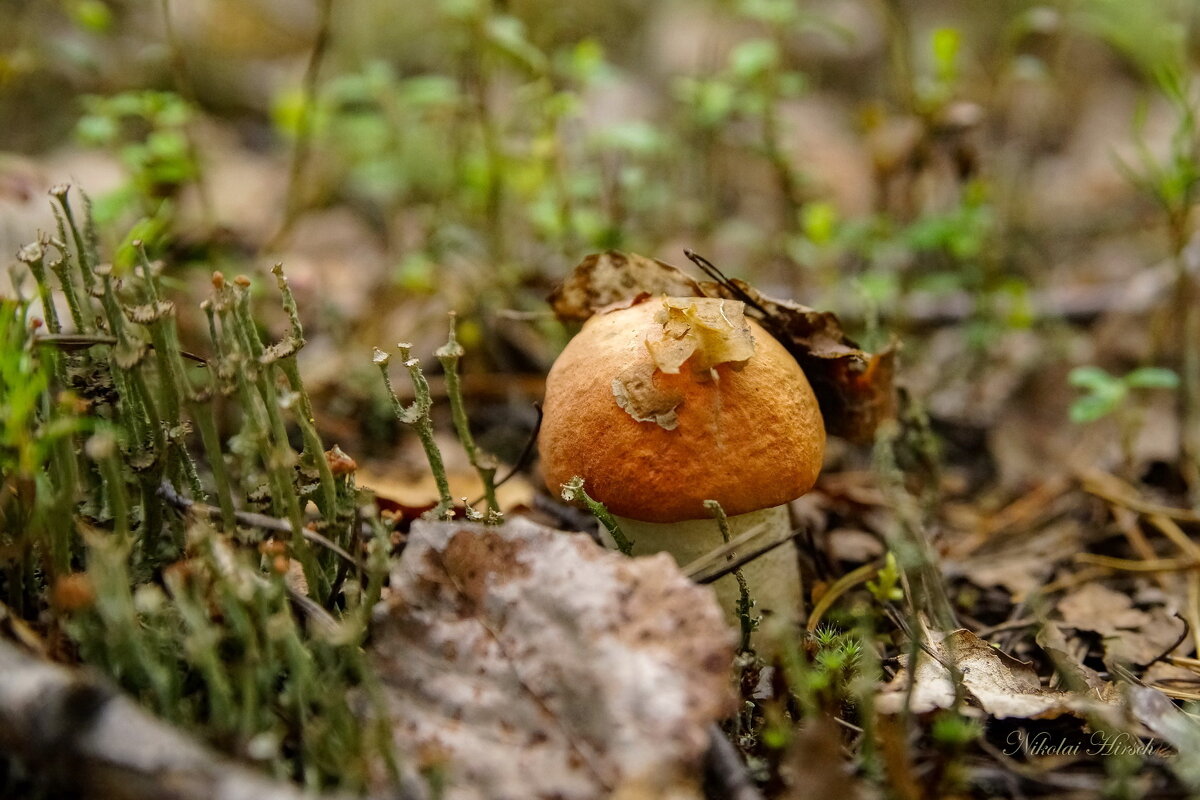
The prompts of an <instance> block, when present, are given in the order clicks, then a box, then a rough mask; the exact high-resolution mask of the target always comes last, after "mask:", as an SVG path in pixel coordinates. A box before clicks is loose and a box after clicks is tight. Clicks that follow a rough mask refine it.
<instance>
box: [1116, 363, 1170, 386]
mask: <svg viewBox="0 0 1200 800" xmlns="http://www.w3.org/2000/svg"><path fill="white" fill-rule="evenodd" d="M1124 381H1125V385H1126V386H1128V387H1130V388H1131V389H1176V388H1178V387H1179V376H1178V375H1177V374H1175V371H1174V370H1170V369H1166V368H1164V367H1139V368H1138V369H1135V370H1134V371H1133V372H1130V373H1129V374H1128V375H1126V376H1125V378H1124Z"/></svg>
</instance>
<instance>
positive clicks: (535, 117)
mask: <svg viewBox="0 0 1200 800" xmlns="http://www.w3.org/2000/svg"><path fill="white" fill-rule="evenodd" d="M1197 8H1198V6H1197V3H1195V2H1193V1H1192V0H1161V2H1154V3H1127V2H1122V1H1121V0H1058V2H1031V1H1030V0H1001V1H998V2H991V3H986V4H984V3H976V4H962V3H954V2H938V1H937V0H813V1H812V2H790V1H789V0H687V1H685V0H669V1H667V2H660V3H654V4H642V3H633V2H628V1H627V0H618V1H616V2H608V3H582V2H558V3H548V2H540V1H539V0H507V1H506V2H500V1H499V0H497V1H496V2H486V0H437V2H429V3H422V4H405V6H404V7H400V8H398V7H397V5H396V4H395V3H392V2H384V0H356V2H353V3H351V2H336V0H315V2H280V1H279V0H246V1H245V2H233V0H194V1H193V2H187V3H182V2H170V1H169V0H164V1H163V2H149V0H62V2H49V1H48V0H8V2H7V3H6V8H5V18H6V24H5V25H4V26H3V30H2V31H0V118H3V119H5V120H7V121H8V124H6V125H4V126H3V127H2V128H0V153H2V155H0V220H2V221H0V245H2V248H0V252H4V253H8V254H11V253H14V252H15V251H16V248H17V247H18V246H19V244H21V243H23V242H24V241H26V240H27V239H28V237H29V232H30V231H31V230H34V229H36V228H38V227H41V228H43V229H51V228H52V225H53V223H52V220H50V219H49V218H48V214H47V205H46V202H45V196H44V190H45V189H46V188H47V187H49V186H50V185H51V184H53V183H55V182H58V181H63V180H70V181H72V182H73V183H76V184H78V185H80V186H81V187H82V188H84V189H85V190H87V191H88V192H89V193H90V195H91V197H92V199H93V201H94V211H95V215H96V218H97V222H98V229H99V231H100V236H101V239H102V241H101V245H102V249H103V250H104V251H105V252H111V253H112V254H113V256H112V258H113V261H114V263H115V265H116V269H117V271H118V274H120V273H121V271H122V270H130V269H131V268H132V265H133V263H134V261H135V253H134V250H133V248H132V247H131V246H130V243H131V242H133V241H134V240H141V241H143V242H144V243H145V244H146V246H147V248H148V250H149V254H150V256H151V257H153V258H158V257H162V258H164V259H165V260H166V262H167V263H168V264H169V267H168V269H167V271H166V273H165V274H164V276H163V280H164V282H165V284H166V285H167V286H169V287H172V288H173V289H176V290H182V291H184V292H191V293H192V294H194V295H195V296H197V297H198V296H200V295H201V293H202V292H203V291H205V290H206V289H205V282H206V276H207V274H208V272H210V271H211V270H212V269H218V268H219V269H222V270H225V271H226V272H229V273H234V272H238V271H252V270H261V269H263V267H264V265H266V264H269V263H271V262H273V261H276V260H279V261H283V262H284V263H285V264H286V265H287V268H288V271H289V274H290V275H291V276H292V281H293V286H294V288H295V291H296V295H297V298H298V300H299V302H300V305H301V307H302V308H303V309H304V310H305V315H306V318H307V319H306V326H307V332H308V338H309V340H310V345H309V347H307V348H306V349H305V351H304V352H303V353H302V354H301V356H300V360H301V365H302V367H303V370H304V372H305V375H306V376H308V382H309V386H310V391H311V392H312V394H313V395H314V398H315V405H316V407H317V408H318V409H320V411H319V415H320V417H321V418H320V419H319V420H318V421H319V422H320V424H321V426H322V429H323V430H325V431H326V432H330V433H332V434H333V435H334V437H335V438H337V439H338V440H339V441H341V442H343V443H344V444H346V445H347V446H350V447H355V448H357V450H358V452H359V454H361V455H362V456H365V457H368V461H369V460H370V458H369V457H376V458H379V459H382V460H383V461H384V463H387V464H393V465H394V464H396V463H399V462H405V459H406V458H407V457H408V456H410V455H414V454H415V453H416V451H415V449H413V448H410V451H411V452H410V451H405V452H403V453H401V455H399V456H396V455H395V454H394V453H393V452H392V450H391V448H392V447H393V445H394V443H395V442H396V440H397V439H396V426H395V423H394V421H392V420H391V417H390V414H389V412H388V405H387V402H386V399H385V398H384V397H383V396H382V393H381V392H380V390H379V389H378V387H377V386H376V384H375V382H374V381H373V375H372V372H371V369H370V364H369V361H368V359H367V358H366V357H365V354H367V353H369V352H370V347H371V346H373V345H375V344H379V343H386V342H395V341H397V340H410V341H412V342H413V343H414V352H415V353H416V354H418V355H419V356H422V357H423V358H424V359H425V360H426V361H429V360H430V359H431V355H432V352H433V350H434V348H436V347H437V346H438V345H439V344H440V341H441V339H440V337H441V331H442V330H443V327H442V325H441V324H434V322H435V321H437V320H440V319H442V315H443V314H444V313H445V312H446V311H447V310H455V311H457V312H458V313H459V315H460V320H461V322H460V328H459V336H460V339H461V341H462V342H463V344H464V345H465V346H466V347H467V351H468V356H467V359H466V362H465V363H464V370H465V372H466V384H465V391H466V392H467V394H468V396H469V398H471V399H472V402H473V403H474V404H475V405H481V404H482V405H484V406H486V408H485V410H484V411H483V416H482V417H480V418H479V419H478V424H480V426H481V427H483V428H485V429H486V430H485V431H484V434H483V435H484V444H485V445H486V446H487V447H490V448H492V449H495V450H496V451H497V452H498V453H499V454H500V455H501V456H502V457H503V458H505V459H508V460H510V461H511V460H513V459H515V457H516V455H517V453H518V452H519V451H520V449H521V446H522V445H523V442H524V439H525V437H526V435H527V433H528V431H529V430H530V429H531V428H532V426H533V424H534V421H535V416H534V414H533V412H532V410H531V409H530V408H529V406H528V402H529V400H530V399H532V398H536V397H537V396H538V395H539V393H540V377H541V375H543V374H544V372H545V370H546V368H547V367H548V365H549V363H550V362H551V361H552V360H553V357H554V355H555V353H556V352H557V350H558V349H559V348H560V347H561V345H562V344H563V342H565V339H566V337H567V335H568V333H569V332H568V331H564V330H563V329H562V327H561V326H560V325H559V324H558V323H556V322H554V321H553V320H552V319H551V318H550V317H549V316H548V315H547V313H546V307H545V303H544V297H545V294H546V292H547V290H548V289H549V287H550V286H551V285H552V284H553V283H554V282H555V281H556V280H558V279H560V278H561V277H562V276H563V275H564V274H565V273H566V272H567V271H568V270H569V269H570V267H571V266H573V265H574V264H575V263H577V262H578V261H579V259H580V258H581V257H582V256H583V255H584V254H586V253H588V252H592V251H595V250H599V249H604V248H625V249H629V250H632V251H636V252H640V253H644V254H648V255H652V256H656V257H660V258H664V259H666V260H670V261H675V262H678V261H680V260H681V254H682V249H683V248H684V247H690V248H692V249H694V250H697V251H698V252H701V253H704V254H705V255H707V256H708V257H709V258H710V259H711V260H713V261H714V262H716V263H717V264H719V265H721V266H722V267H723V268H724V269H725V270H726V271H727V272H728V273H729V274H731V275H736V276H740V277H743V278H746V279H748V280H751V281H753V282H755V283H756V284H757V285H759V286H760V288H762V289H763V290H764V291H767V292H769V293H772V294H776V295H780V296H785V297H792V298H795V299H797V300H799V301H801V302H804V303H806V304H809V305H812V306H817V307H821V308H829V309H833V310H836V311H837V312H838V313H839V314H841V315H842V316H843V317H844V318H845V319H846V321H847V322H848V324H849V325H850V327H851V329H852V330H854V331H856V332H857V333H858V335H859V336H860V337H861V338H862V340H863V341H864V343H865V344H866V345H868V346H870V347H880V346H883V345H884V344H886V343H887V342H888V341H889V337H891V336H895V335H898V336H899V337H900V338H901V339H902V340H903V343H904V353H903V355H902V360H903V362H904V365H905V369H904V370H903V380H904V382H905V384H906V385H907V387H908V388H909V390H910V392H911V393H912V396H913V397H915V398H917V399H918V400H919V401H920V402H921V403H923V404H924V405H926V406H928V409H929V412H930V416H931V419H932V422H933V425H934V428H935V430H936V431H937V432H938V433H939V435H942V436H943V437H945V438H946V439H947V440H948V442H949V444H950V446H951V448H952V449H953V447H955V446H958V445H962V446H965V447H970V446H972V443H978V442H980V441H986V440H989V439H991V440H994V439H995V437H996V431H997V430H1006V431H1008V428H1007V426H1005V425H1003V424H1002V423H1003V422H1004V421H1005V420H1006V419H1013V418H1017V417H1019V418H1020V419H1021V421H1022V425H1021V426H1020V429H1019V430H1017V429H1015V428H1014V429H1013V430H1012V431H1009V432H1008V433H1006V434H1005V436H1006V437H1009V438H1011V439H1012V443H1011V446H999V447H996V448H992V451H991V455H992V456H993V457H994V458H993V459H992V461H990V462H989V463H987V464H985V465H984V466H983V467H981V468H980V469H978V470H975V473H978V474H975V477H979V476H980V474H982V475H986V476H990V477H992V478H999V479H1000V480H1001V482H1004V481H1008V482H1010V483H1012V482H1019V481H1021V480H1024V479H1025V478H1026V477H1028V475H1029V474H1030V470H1031V469H1036V465H1038V464H1039V463H1043V459H1044V457H1045V456H1047V455H1055V456H1061V455H1067V456H1069V457H1070V458H1076V459H1081V460H1082V461H1089V460H1091V461H1094V460H1095V459H1096V458H1097V457H1108V458H1114V459H1118V458H1123V459H1125V460H1128V457H1129V455H1130V454H1129V452H1128V447H1123V448H1116V447H1115V446H1114V445H1113V442H1114V441H1115V439H1114V437H1112V436H1111V433H1112V432H1113V430H1116V428H1111V427H1110V428H1106V427H1105V426H1106V425H1107V424H1109V423H1111V424H1112V425H1116V424H1117V423H1115V422H1113V421H1112V420H1111V419H1108V418H1109V417H1112V416H1113V415H1109V414H1093V413H1088V414H1084V413H1082V412H1079V411H1078V403H1079V402H1080V401H1081V399H1083V398H1081V397H1080V396H1079V395H1078V392H1077V391H1076V390H1074V389H1072V388H1071V383H1070V381H1069V380H1068V373H1069V371H1070V370H1071V369H1072V368H1075V367H1080V366H1094V367H1096V368H1097V369H1104V370H1107V371H1108V372H1110V373H1112V374H1116V375H1122V374H1128V373H1130V372H1131V371H1132V370H1135V369H1138V368H1143V367H1152V368H1156V369H1166V370H1171V371H1173V372H1176V373H1180V372H1186V371H1187V369H1186V364H1185V363H1184V362H1185V360H1186V358H1185V356H1186V354H1185V353H1182V352H1181V349H1180V347H1179V345H1180V340H1181V337H1180V336H1178V335H1176V334H1173V333H1172V332H1171V331H1172V327H1171V326H1172V325H1173V324H1174V320H1177V318H1178V316H1179V314H1180V313H1182V312H1181V308H1182V306H1180V305H1179V304H1178V303H1175V304H1172V303H1170V302H1166V301H1165V300H1164V301H1162V302H1159V299H1160V295H1162V294H1163V293H1164V292H1167V293H1169V286H1167V287H1166V288H1165V289H1164V287H1163V286H1158V288H1157V289H1155V288H1154V287H1153V286H1152V287H1151V288H1152V289H1154V291H1157V292H1158V294H1154V292H1151V296H1150V301H1145V300H1144V298H1142V295H1139V294H1138V293H1137V292H1135V291H1132V289H1131V287H1132V286H1133V285H1134V283H1133V282H1135V281H1136V280H1138V276H1143V277H1145V276H1146V275H1152V274H1157V273H1154V267H1155V265H1164V264H1170V263H1175V264H1176V267H1177V269H1176V273H1177V274H1176V277H1177V279H1178V280H1177V283H1178V287H1177V288H1179V287H1183V286H1184V283H1183V277H1181V276H1184V273H1185V271H1186V270H1185V269H1184V268H1183V266H1182V265H1184V264H1185V261H1186V259H1185V255H1186V250H1187V245H1188V242H1189V241H1190V238H1191V232H1192V231H1191V220H1190V209H1191V205H1192V202H1193V200H1194V195H1195V188H1196V183H1197V177H1198V175H1200V173H1198V172H1197V169H1198V167H1197V162H1196V158H1195V156H1196V147H1197V139H1196V136H1197V132H1196V124H1195V118H1194V115H1193V112H1192V107H1193V105H1192V104H1193V102H1194V100H1195V91H1194V88H1195V87H1194V81H1193V77H1192V76H1193V74H1194V71H1195V62H1196V57H1197V48H1196V39H1195V37H1194V35H1193V29H1194V27H1195V20H1196V14H1197ZM1163 269H1168V267H1163ZM1164 274H1165V273H1164ZM1145 279H1146V280H1147V281H1150V282H1151V283H1153V280H1152V279H1151V278H1150V277H1147V278H1145ZM1169 282H1170V281H1169V278H1168V280H1167V281H1166V282H1165V283H1164V282H1163V281H1160V282H1159V283H1162V284H1164V286H1165V285H1166V284H1168V283H1169ZM1176 296H1177V300H1178V299H1179V298H1186V296H1187V293H1186V292H1182V291H1177V292H1176ZM1139 298H1142V299H1141V300H1140V301H1139ZM1127 300H1132V301H1139V302H1141V305H1140V306H1137V307H1135V308H1130V309H1129V311H1130V313H1129V314H1127V315H1122V314H1120V313H1117V314H1116V315H1115V316H1114V315H1112V314H1110V313H1109V312H1112V311H1117V312H1121V311H1122V310H1124V309H1123V304H1124V302H1125V301H1127ZM264 313H266V314H267V318H266V319H267V324H268V326H270V325H271V324H274V323H275V322H280V321H281V320H280V318H279V316H278V314H279V310H278V309H273V308H266V309H264ZM272 314H274V315H275V316H272ZM1101 317H1103V320H1102V322H1103V324H1099V325H1094V326H1093V325H1091V323H1093V322H1095V321H1096V320H1098V319H1101ZM181 322H182V323H183V329H182V330H181V336H182V338H183V342H184V345H185V346H188V345H191V344H195V343H197V342H198V341H203V338H204V331H203V329H202V328H200V329H196V328H194V327H193V328H189V327H188V323H186V321H181ZM1080 323H1085V324H1083V325H1081V324H1080ZM360 356H364V357H360ZM513 376H516V377H517V379H516V380H510V379H511V378H512V377H513ZM502 378H504V380H501V379H502ZM1183 378H1184V380H1182V381H1179V382H1175V383H1171V384H1170V386H1167V387H1166V388H1165V389H1164V390H1163V391H1157V392H1145V393H1139V395H1138V397H1139V398H1142V397H1144V398H1145V402H1146V403H1149V404H1154V403H1158V404H1161V405H1163V406H1164V407H1166V405H1169V404H1171V403H1176V402H1184V403H1186V402H1188V401H1187V400H1186V397H1187V396H1189V395H1190V396H1192V397H1193V400H1192V401H1191V402H1192V405H1193V406H1195V405H1196V403H1195V400H1194V397H1195V395H1196V393H1197V389H1196V386H1195V383H1196V381H1195V380H1194V379H1188V376H1187V375H1184V376H1183ZM1114 385H1115V384H1114ZM1163 385H1164V386H1165V384H1163ZM434 388H435V392H436V391H439V389H438V387H437V385H436V384H435V387H434ZM1093 388H1094V387H1093ZM1034 395H1036V396H1037V397H1038V398H1039V401H1038V403H1036V404H1034V406H1033V407H1032V408H1027V407H1024V406H1022V405H1021V403H1020V402H1019V400H1020V398H1022V397H1030V396H1034ZM1177 395H1179V396H1183V397H1184V398H1185V399H1184V400H1183V401H1180V400H1178V399H1177V398H1176V396H1177ZM1083 402H1084V405H1087V404H1088V403H1092V404H1093V405H1096V406H1097V408H1098V403H1099V401H1087V400H1086V399H1083ZM1072 404H1075V408H1076V411H1075V413H1074V419H1075V420H1076V421H1077V422H1078V423H1079V424H1080V425H1083V426H1084V427H1085V428H1087V429H1088V430H1091V429H1093V428H1095V429H1096V430H1097V435H1095V436H1092V437H1090V438H1089V437H1087V436H1085V437H1082V438H1080V437H1079V436H1078V435H1077V434H1078V432H1079V431H1078V430H1077V429H1073V428H1071V427H1070V426H1069V425H1066V424H1065V423H1066V421H1067V420H1068V419H1069V418H1070V417H1071V407H1072ZM1176 416H1177V415H1172V414H1163V415H1151V419H1152V422H1153V424H1147V425H1141V426H1138V431H1139V433H1138V435H1137V436H1135V437H1134V440H1133V442H1131V443H1128V444H1129V446H1131V447H1134V448H1135V449H1138V450H1139V453H1140V456H1139V457H1140V460H1141V461H1142V462H1143V463H1149V462H1152V461H1154V460H1156V459H1166V458H1169V456H1170V450H1171V447H1172V446H1173V445H1171V442H1172V441H1178V440H1179V439H1180V436H1179V429H1178V428H1177V427H1176V428H1170V427H1169V425H1170V424H1171V420H1174V419H1176ZM1106 420H1107V421H1106ZM1164 425H1165V426H1168V427H1163V426H1164ZM993 443H994V441H993ZM1022 453H1023V454H1025V455H1023V456H1022V455H1019V454H1022ZM834 456H835V459H836V458H837V456H838V454H837V453H836V452H835V454H834ZM412 461H413V462H414V463H419V459H412Z"/></svg>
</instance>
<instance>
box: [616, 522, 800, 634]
mask: <svg viewBox="0 0 1200 800" xmlns="http://www.w3.org/2000/svg"><path fill="white" fill-rule="evenodd" d="M617 522H618V523H619V524H620V525H621V530H622V531H623V532H624V533H625V536H626V537H628V538H629V539H632V540H633V554H634V555H635V556H637V555H646V554H649V553H658V552H667V553H670V554H671V555H672V556H674V558H675V561H676V562H677V563H678V564H679V565H680V566H685V565H687V564H689V563H691V562H692V561H695V560H696V559H697V558H700V556H703V555H705V554H706V553H709V552H711V551H713V550H715V549H716V548H718V547H720V546H721V545H722V544H724V540H723V539H722V538H721V529H720V527H719V526H718V525H717V522H716V520H709V519H700V520H689V521H687V522H639V521H638V520H634V519H627V518H625V517H617ZM762 523H766V524H767V525H769V526H770V527H771V528H772V530H771V534H776V533H779V534H780V535H782V532H783V531H788V530H790V528H791V523H790V520H789V518H788V509H787V506H775V507H774V508H765V509H763V510H761V511H752V512H750V513H749V514H739V515H738V516H736V517H729V533H730V538H731V539H736V538H737V537H738V536H740V535H741V534H743V533H745V532H746V531H747V530H749V529H750V528H752V527H754V526H755V525H759V524H762ZM600 530H601V532H602V533H604V534H605V538H607V533H608V532H607V531H605V530H604V528H603V526H601V529H600ZM609 544H610V546H611V542H610V543H609ZM742 575H743V576H744V577H745V579H746V584H747V585H748V587H749V589H750V599H751V600H753V601H754V603H755V605H754V608H753V609H751V612H750V614H751V616H761V617H762V622H761V623H760V624H759V631H760V633H761V632H762V631H763V630H764V629H768V628H773V627H775V626H776V625H777V624H779V623H795V622H797V621H798V620H799V619H800V608H801V602H800V601H801V593H802V588H801V582H800V564H799V556H798V553H797V551H796V542H795V540H794V539H793V540H788V541H787V542H785V543H784V544H782V545H780V546H779V547H776V548H775V549H774V550H772V551H770V552H769V553H766V554H765V555H761V556H759V557H758V558H756V559H754V560H753V561H751V562H750V563H749V564H746V565H745V566H744V567H742ZM712 586H713V588H715V589H716V591H717V599H718V600H719V601H720V603H721V607H722V608H723V609H724V610H725V616H726V618H728V619H729V622H730V624H731V625H733V626H734V627H737V626H738V624H739V621H738V614H737V607H738V599H739V597H740V591H739V588H738V583H737V579H736V578H735V577H734V576H733V575H732V574H729V575H725V576H723V577H721V578H719V579H718V580H717V581H716V582H715V583H713V584H712ZM754 638H755V639H756V640H761V639H762V636H761V635H756V636H755V637H754Z"/></svg>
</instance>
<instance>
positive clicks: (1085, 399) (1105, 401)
mask: <svg viewBox="0 0 1200 800" xmlns="http://www.w3.org/2000/svg"><path fill="white" fill-rule="evenodd" d="M1067 380H1068V381H1069V382H1070V384H1071V385H1072V386H1075V387H1077V388H1079V389H1081V390H1082V391H1083V393H1082V394H1081V395H1080V396H1079V397H1077V398H1075V400H1074V402H1072V403H1071V409H1070V414H1071V421H1072V422H1077V423H1084V422H1095V421H1096V420H1098V419H1103V418H1104V417H1107V416H1109V415H1110V414H1113V413H1117V412H1123V411H1125V410H1126V408H1127V405H1128V404H1129V403H1130V401H1131V399H1132V398H1133V396H1134V395H1135V394H1136V393H1137V392H1141V391H1151V390H1155V389H1176V388H1178V387H1179V376H1178V375H1177V374H1176V373H1175V372H1174V371H1173V370H1169V369H1164V368H1162V367H1139V368H1138V369H1135V370H1132V371H1130V372H1127V373H1125V374H1124V375H1121V376H1117V375H1113V374H1111V373H1109V372H1108V371H1106V370H1104V369H1102V368H1100V367H1094V366H1083V367H1076V368H1075V369H1073V370H1071V374H1070V376H1069V377H1068V378H1067Z"/></svg>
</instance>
